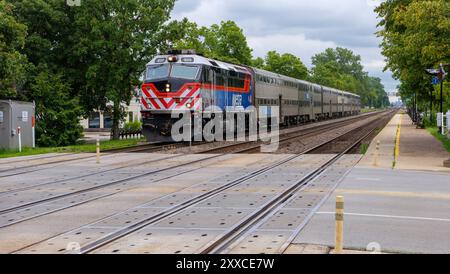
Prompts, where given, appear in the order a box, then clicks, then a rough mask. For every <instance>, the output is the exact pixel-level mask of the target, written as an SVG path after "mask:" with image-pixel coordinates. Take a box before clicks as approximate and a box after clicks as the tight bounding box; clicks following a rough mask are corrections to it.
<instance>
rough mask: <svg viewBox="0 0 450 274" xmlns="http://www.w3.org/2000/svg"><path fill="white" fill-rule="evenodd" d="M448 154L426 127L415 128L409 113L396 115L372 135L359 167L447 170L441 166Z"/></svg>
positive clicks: (447, 169)
mask: <svg viewBox="0 0 450 274" xmlns="http://www.w3.org/2000/svg"><path fill="white" fill-rule="evenodd" d="M397 134H398V135H399V142H398V144H397ZM378 143H379V145H378V150H377V144H378ZM396 146H398V147H397V149H398V155H397V156H395V150H396ZM449 157H450V154H449V153H448V152H447V151H446V150H445V148H444V147H443V145H442V143H441V142H439V141H438V140H436V138H434V137H433V136H432V135H431V134H430V133H429V132H428V131H427V130H425V129H416V126H415V125H413V123H412V121H411V118H410V117H409V116H408V115H406V114H397V115H395V116H394V118H393V119H392V120H391V121H390V122H389V124H388V125H387V126H386V127H385V128H384V129H383V130H382V131H381V132H380V133H379V134H378V135H377V136H376V137H375V139H374V140H373V142H372V143H371V144H370V146H369V148H368V150H367V153H366V155H365V156H364V157H363V159H362V160H361V162H360V163H359V164H358V167H365V168H381V169H385V168H388V169H389V168H393V169H398V170H424V171H442V172H450V168H446V167H444V165H443V163H444V161H445V160H447V159H448V158H449Z"/></svg>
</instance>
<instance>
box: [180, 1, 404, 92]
mask: <svg viewBox="0 0 450 274" xmlns="http://www.w3.org/2000/svg"><path fill="white" fill-rule="evenodd" d="M379 2H380V0H345V1H337V0H178V1H177V3H176V4H175V10H174V12H173V13H172V19H182V18H184V17H187V18H189V19H190V20H191V21H194V22H196V23H197V24H199V25H200V26H210V25H212V24H216V23H220V21H222V20H233V21H235V22H236V23H237V24H238V25H239V26H240V27H241V28H243V30H244V33H245V35H246V36H247V40H248V43H249V45H250V47H251V48H253V50H254V51H253V55H254V56H260V57H264V55H265V54H266V53H267V52H268V51H270V50H277V51H278V52H281V53H285V52H288V53H293V54H295V55H297V56H299V57H300V58H301V59H302V61H303V62H304V63H305V64H306V65H307V66H308V67H310V66H311V57H312V56H313V55H315V54H316V53H319V52H322V51H324V50H325V49H326V48H329V47H332V48H334V47H337V46H340V47H346V48H349V49H351V50H353V52H355V53H356V54H359V55H361V57H362V62H363V65H364V67H365V69H366V71H368V72H369V74H370V75H371V76H376V77H380V78H381V79H382V80H383V84H384V85H385V87H386V91H394V90H395V89H396V86H397V84H398V83H397V81H395V80H394V79H392V77H391V73H390V72H383V67H384V64H385V63H384V58H383V56H382V55H381V51H380V49H379V47H378V45H379V43H380V39H379V38H377V37H376V36H375V35H374V33H375V32H376V30H377V28H376V25H377V18H376V14H375V13H374V12H373V9H374V7H375V6H376V5H377V3H379Z"/></svg>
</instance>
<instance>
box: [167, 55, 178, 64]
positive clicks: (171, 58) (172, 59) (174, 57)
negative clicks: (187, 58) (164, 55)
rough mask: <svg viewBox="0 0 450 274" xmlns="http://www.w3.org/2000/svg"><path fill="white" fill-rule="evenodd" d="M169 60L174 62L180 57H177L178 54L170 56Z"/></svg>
mask: <svg viewBox="0 0 450 274" xmlns="http://www.w3.org/2000/svg"><path fill="white" fill-rule="evenodd" d="M167 60H168V61H169V62H171V63H173V62H176V61H178V58H177V57H176V56H170V57H169V58H168V59H167Z"/></svg>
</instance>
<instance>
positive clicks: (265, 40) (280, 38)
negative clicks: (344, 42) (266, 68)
mask: <svg viewBox="0 0 450 274" xmlns="http://www.w3.org/2000/svg"><path fill="white" fill-rule="evenodd" d="M247 40H248V43H249V46H250V47H251V48H253V55H254V56H257V57H264V56H265V55H266V53H267V52H268V51H271V50H276V51H278V52H282V53H284V52H288V53H292V54H294V55H296V56H298V57H300V59H302V61H303V62H304V63H305V65H307V66H308V67H309V66H311V56H313V55H315V54H317V53H320V52H322V51H324V50H325V49H327V48H330V47H331V48H334V47H336V44H335V43H333V42H331V41H320V40H308V39H306V38H305V36H304V35H303V34H299V35H286V34H277V35H270V36H254V37H252V36H250V37H248V38H247Z"/></svg>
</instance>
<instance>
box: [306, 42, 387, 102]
mask: <svg viewBox="0 0 450 274" xmlns="http://www.w3.org/2000/svg"><path fill="white" fill-rule="evenodd" d="M312 64H313V68H312V73H311V80H312V81H313V82H315V83H318V84H321V85H325V86H329V87H333V88H337V89H340V90H345V91H350V92H354V93H356V94H358V95H360V96H361V102H362V104H364V105H367V106H374V107H382V106H388V103H387V102H386V100H389V99H388V97H387V94H386V92H385V90H384V87H383V85H382V84H381V80H380V79H379V78H373V77H370V76H369V75H368V73H367V72H366V71H364V67H363V65H362V64H361V56H359V55H356V54H354V53H353V52H352V51H351V50H349V49H345V48H336V49H331V48H329V49H326V50H325V51H324V52H322V53H319V54H317V55H315V56H313V57H312Z"/></svg>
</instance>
